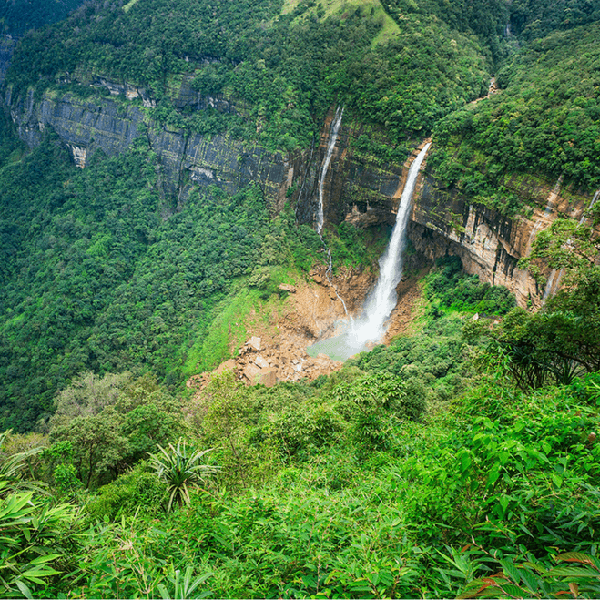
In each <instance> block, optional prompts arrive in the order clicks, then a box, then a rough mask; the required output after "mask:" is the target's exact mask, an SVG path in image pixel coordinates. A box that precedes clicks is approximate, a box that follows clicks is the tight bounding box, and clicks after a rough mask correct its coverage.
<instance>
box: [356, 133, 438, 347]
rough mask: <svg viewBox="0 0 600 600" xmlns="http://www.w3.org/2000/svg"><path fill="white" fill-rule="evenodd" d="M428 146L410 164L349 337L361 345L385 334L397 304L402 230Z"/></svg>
mask: <svg viewBox="0 0 600 600" xmlns="http://www.w3.org/2000/svg"><path fill="white" fill-rule="evenodd" d="M429 146H431V142H429V143H428V144H426V145H425V146H424V147H423V149H422V150H421V152H420V153H419V155H418V156H417V157H416V158H415V159H414V160H413V162H412V164H411V165H410V169H409V171H408V176H407V178H406V184H405V185H404V189H403V190H402V196H401V197H400V206H399V207H398V214H397V215H396V224H395V225H394V229H393V230H392V237H391V239H390V243H389V245H388V247H387V249H386V251H385V252H384V253H383V255H382V257H381V259H380V260H379V266H380V274H379V280H378V281H377V284H376V285H375V289H374V290H373V292H372V293H371V294H370V295H369V298H368V299H367V302H366V304H365V307H364V309H363V315H364V317H363V318H362V319H361V321H360V322H359V323H357V324H356V325H355V327H354V331H353V335H354V336H355V337H356V338H357V339H358V340H362V341H364V342H367V341H373V342H378V341H379V340H380V339H381V338H382V337H383V335H384V334H385V327H384V324H385V322H386V321H387V319H388V318H389V317H390V315H391V314H392V310H394V308H395V306H396V301H397V295H396V287H397V286H398V284H399V283H400V280H401V278H402V250H403V247H404V244H405V238H406V227H407V225H408V221H409V219H410V211H411V207H412V196H413V192H414V190H415V185H416V183H417V176H418V175H419V171H420V170H421V164H422V163H423V160H424V159H425V155H426V154H427V150H429Z"/></svg>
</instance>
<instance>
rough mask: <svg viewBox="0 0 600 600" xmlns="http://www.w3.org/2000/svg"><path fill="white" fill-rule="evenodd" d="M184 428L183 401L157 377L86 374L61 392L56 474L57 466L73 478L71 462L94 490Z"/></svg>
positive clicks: (55, 423)
mask: <svg viewBox="0 0 600 600" xmlns="http://www.w3.org/2000/svg"><path fill="white" fill-rule="evenodd" d="M183 430H184V425H183V418H182V415H181V412H180V408H179V406H178V404H177V403H176V402H175V400H174V398H172V397H171V396H169V395H168V394H167V393H165V391H164V390H163V389H162V388H161V387H160V386H159V385H158V384H157V383H156V381H155V380H154V379H153V378H151V377H149V376H146V377H142V378H133V377H132V376H131V374H129V373H122V374H120V375H111V374H107V375H105V376H104V377H103V378H98V377H97V376H95V375H94V374H92V373H86V374H84V375H82V376H80V377H79V378H78V379H76V380H75V381H74V383H73V385H72V386H71V387H69V388H67V389H66V390H63V391H62V392H61V393H60V394H59V396H58V400H57V408H56V413H55V414H54V416H53V417H52V419H51V421H50V437H51V439H52V440H54V441H55V444H54V446H53V447H52V448H51V449H50V450H49V452H48V455H49V457H50V456H52V457H53V458H54V459H55V461H56V459H58V460H57V461H56V462H58V465H56V466H55V468H54V472H55V477H56V473H57V471H56V469H57V468H58V467H60V468H59V471H58V472H59V475H60V477H61V478H64V477H70V476H69V473H70V472H72V469H71V466H70V465H72V466H73V467H74V469H75V474H76V477H77V479H79V480H80V481H81V482H83V483H84V485H85V487H86V488H89V487H91V486H96V485H98V484H100V483H103V482H106V481H107V480H110V479H114V478H115V477H116V476H117V475H118V474H119V473H121V472H123V471H124V470H125V469H126V468H127V467H129V466H132V465H133V464H135V463H136V462H137V461H139V460H140V459H141V458H144V457H145V456H146V455H147V453H148V452H152V451H155V450H156V448H157V447H158V444H161V443H163V444H164V443H167V441H168V440H169V439H170V438H172V437H173V436H175V435H178V434H180V433H181V432H182V431H183ZM71 461H72V462H71ZM61 465H62V466H61ZM56 483H57V485H59V486H60V485H61V483H60V482H59V481H56ZM63 483H64V482H63ZM71 483H72V484H74V485H75V483H76V482H75V481H74V480H72V481H71Z"/></svg>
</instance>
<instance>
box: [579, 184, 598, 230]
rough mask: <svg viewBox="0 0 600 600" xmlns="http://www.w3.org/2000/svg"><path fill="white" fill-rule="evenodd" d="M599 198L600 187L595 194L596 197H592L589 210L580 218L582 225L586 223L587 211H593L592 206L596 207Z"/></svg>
mask: <svg viewBox="0 0 600 600" xmlns="http://www.w3.org/2000/svg"><path fill="white" fill-rule="evenodd" d="M598 198H600V189H599V190H596V193H595V194H594V197H593V198H592V202H591V203H590V206H589V208H588V209H587V211H584V213H583V215H581V219H579V224H580V225H583V224H584V223H585V220H586V219H587V217H586V212H588V213H589V212H591V210H592V208H594V205H595V204H596V202H597V201H598Z"/></svg>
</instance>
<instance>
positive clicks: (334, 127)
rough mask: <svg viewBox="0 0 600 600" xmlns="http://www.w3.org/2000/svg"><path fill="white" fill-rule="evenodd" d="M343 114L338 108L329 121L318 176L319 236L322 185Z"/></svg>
mask: <svg viewBox="0 0 600 600" xmlns="http://www.w3.org/2000/svg"><path fill="white" fill-rule="evenodd" d="M343 114H344V108H343V107H340V106H338V107H337V110H336V111H335V116H334V117H333V120H332V121H331V126H330V127H329V143H328V144H327V152H326V153H325V159H324V160H323V166H322V167H321V175H320V176H319V210H318V212H317V233H318V234H319V235H321V231H322V230H323V224H324V219H325V217H324V215H323V185H324V183H325V177H327V171H328V170H329V165H330V164H331V155H332V154H333V149H334V148H335V144H336V142H337V138H338V134H339V132H340V126H341V124H342V115H343Z"/></svg>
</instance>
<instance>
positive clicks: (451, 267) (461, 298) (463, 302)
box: [424, 256, 516, 317]
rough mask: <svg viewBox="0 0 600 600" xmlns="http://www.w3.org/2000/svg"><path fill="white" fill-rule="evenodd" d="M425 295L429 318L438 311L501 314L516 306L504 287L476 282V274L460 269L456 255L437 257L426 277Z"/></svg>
mask: <svg viewBox="0 0 600 600" xmlns="http://www.w3.org/2000/svg"><path fill="white" fill-rule="evenodd" d="M424 291H425V295H426V297H427V298H428V299H429V300H430V301H431V303H432V305H431V308H430V309H429V312H430V314H431V315H432V316H433V317H436V316H437V317H439V316H440V314H441V311H444V310H448V309H449V310H450V311H461V312H467V313H470V312H476V313H484V314H486V315H503V314H505V313H507V312H508V311H509V310H510V309H511V308H513V307H514V306H515V305H516V302H515V298H514V296H513V295H512V294H511V293H510V292H509V291H508V290H507V289H506V288H504V287H501V286H492V285H490V284H489V283H480V282H479V277H478V276H477V275H467V274H466V273H464V272H463V271H462V261H461V260H460V258H459V257H458V256H449V257H445V258H440V259H438V260H437V262H436V270H435V272H434V273H432V274H431V275H429V276H428V277H427V279H426V283H425V287H424Z"/></svg>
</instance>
